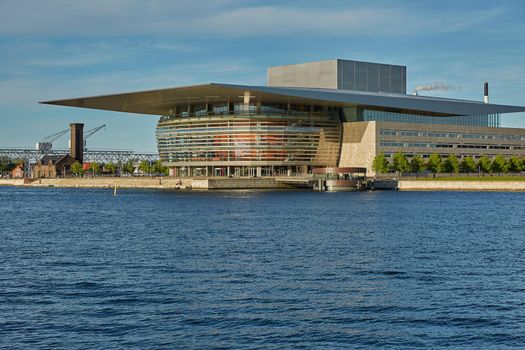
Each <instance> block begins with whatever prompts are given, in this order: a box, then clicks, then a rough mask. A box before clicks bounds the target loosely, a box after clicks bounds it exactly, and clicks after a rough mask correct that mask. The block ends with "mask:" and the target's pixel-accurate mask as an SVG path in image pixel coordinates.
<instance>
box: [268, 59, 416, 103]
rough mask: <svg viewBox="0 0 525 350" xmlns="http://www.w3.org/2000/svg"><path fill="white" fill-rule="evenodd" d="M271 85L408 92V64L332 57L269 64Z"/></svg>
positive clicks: (269, 84)
mask: <svg viewBox="0 0 525 350" xmlns="http://www.w3.org/2000/svg"><path fill="white" fill-rule="evenodd" d="M268 86H278V87H303V88H325V89H339V90H357V91H367V92H388V93H398V94H406V67H405V66H398V65H391V64H381V63H371V62H361V61H352V60H342V59H336V60H328V61H317V62H309V63H300V64H290V65H287V66H276V67H270V68H268Z"/></svg>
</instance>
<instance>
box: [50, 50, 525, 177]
mask: <svg viewBox="0 0 525 350" xmlns="http://www.w3.org/2000/svg"><path fill="white" fill-rule="evenodd" d="M480 90H481V89H480ZM480 96H481V94H480ZM44 103H48V104H56V105H63V106H72V107H80V108H94V109H102V110H111V111H119V112H128V113H138V114H146V115H155V116H157V117H158V118H159V119H158V124H157V128H156V133H155V134H156V139H157V146H158V152H159V155H160V158H161V160H162V162H163V164H164V165H166V166H168V167H169V168H170V175H172V176H251V177H261V176H294V175H305V174H311V173H312V172H313V169H314V168H325V167H365V168H367V170H368V173H369V174H373V171H372V162H373V159H374V157H375V156H376V155H377V154H379V153H383V154H384V155H385V156H386V157H391V156H392V155H393V154H395V153H398V152H401V153H404V154H405V155H406V156H407V157H412V156H414V155H416V154H419V155H421V156H422V157H423V158H427V157H429V155H430V154H433V153H438V154H441V155H442V156H447V155H449V154H455V155H457V156H458V157H465V156H473V157H474V158H479V157H481V156H488V157H494V156H496V155H503V156H504V157H511V156H515V155H516V156H525V129H513V128H502V127H500V115H501V114H504V113H514V112H524V111H525V107H520V106H508V105H500V104H493V103H489V101H488V87H487V85H485V100H484V101H466V100H458V99H448V98H437V97H428V96H418V95H417V94H412V93H410V94H407V91H406V67H404V66H397V65H388V64H377V63H369V62H359V61H350V60H339V59H338V60H330V61H320V62H311V63H304V64H294V65H287V66H279V67H271V68H269V69H268V85H267V86H245V85H231V84H219V83H209V84H204V85H194V86H186V87H175V88H168V89H159V90H150V91H139V92H130V93H119V94H114V95H105V96H95V97H82V98H73V99H67V100H57V101H48V102H44ZM144 137H148V135H144Z"/></svg>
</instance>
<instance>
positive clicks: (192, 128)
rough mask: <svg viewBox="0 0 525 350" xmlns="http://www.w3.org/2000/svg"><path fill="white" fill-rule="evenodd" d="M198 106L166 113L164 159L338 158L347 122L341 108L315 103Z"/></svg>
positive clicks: (160, 136) (160, 133) (282, 161)
mask: <svg viewBox="0 0 525 350" xmlns="http://www.w3.org/2000/svg"><path fill="white" fill-rule="evenodd" d="M197 107H198V106H192V107H190V108H184V109H185V110H193V112H184V114H180V115H179V116H163V117H161V118H160V120H159V122H158V124H157V130H156V137H157V145H158V149H159V154H160V158H161V159H162V161H163V162H168V163H174V164H173V165H176V164H177V163H179V164H186V165H191V164H192V163H195V164H196V163H199V162H201V163H202V162H204V163H210V164H212V163H213V164H220V163H224V164H225V165H228V164H233V163H235V164H250V165H254V164H255V165H256V164H259V165H264V164H273V165H318V166H335V165H336V163H337V158H338V155H339V139H340V125H341V124H340V122H339V119H338V116H337V113H330V112H328V111H325V112H324V113H316V112H315V111H314V110H315V108H313V107H310V106H307V107H304V108H303V107H302V108H298V109H302V110H303V111H296V112H295V113H294V112H291V111H288V112H287V106H279V105H263V106H261V105H259V106H257V105H255V104H253V105H252V104H250V105H245V104H242V103H241V104H217V105H208V106H207V107H205V108H197ZM305 109H306V110H309V111H308V112H304V110H305ZM186 113H187V114H186Z"/></svg>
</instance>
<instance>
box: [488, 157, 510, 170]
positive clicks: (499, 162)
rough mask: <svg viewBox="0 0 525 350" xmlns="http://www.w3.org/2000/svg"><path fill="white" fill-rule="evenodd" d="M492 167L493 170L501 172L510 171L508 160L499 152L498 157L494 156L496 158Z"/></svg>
mask: <svg viewBox="0 0 525 350" xmlns="http://www.w3.org/2000/svg"><path fill="white" fill-rule="evenodd" d="M491 168H492V171H493V172H495V173H499V174H501V173H506V172H508V171H509V167H508V165H507V160H506V159H505V158H503V156H501V155H499V154H498V155H497V156H496V157H494V160H492V164H491Z"/></svg>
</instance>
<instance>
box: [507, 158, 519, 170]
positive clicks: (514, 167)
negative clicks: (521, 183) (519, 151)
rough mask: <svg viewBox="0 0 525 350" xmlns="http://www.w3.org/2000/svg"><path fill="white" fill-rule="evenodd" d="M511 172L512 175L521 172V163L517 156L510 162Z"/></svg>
mask: <svg viewBox="0 0 525 350" xmlns="http://www.w3.org/2000/svg"><path fill="white" fill-rule="evenodd" d="M508 165H509V171H510V172H511V173H519V172H520V171H521V169H522V168H521V162H520V160H519V159H518V157H516V156H512V157H510V159H509V161H508Z"/></svg>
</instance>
